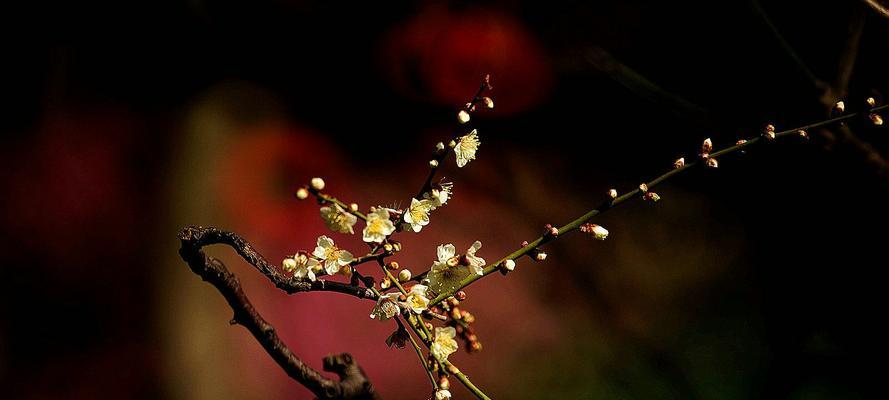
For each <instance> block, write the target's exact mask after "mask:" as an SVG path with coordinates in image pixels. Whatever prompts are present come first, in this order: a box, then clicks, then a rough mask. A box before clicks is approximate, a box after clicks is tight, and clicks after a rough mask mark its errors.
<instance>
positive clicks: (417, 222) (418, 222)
mask: <svg viewBox="0 0 889 400" xmlns="http://www.w3.org/2000/svg"><path fill="white" fill-rule="evenodd" d="M431 210H432V203H431V202H430V201H429V200H426V199H423V200H417V199H411V205H410V207H408V208H407V211H406V212H405V213H404V222H405V223H406V225H408V226H410V228H411V229H412V230H413V231H414V232H419V231H420V230H421V229H423V227H424V226H426V225H429V211H431Z"/></svg>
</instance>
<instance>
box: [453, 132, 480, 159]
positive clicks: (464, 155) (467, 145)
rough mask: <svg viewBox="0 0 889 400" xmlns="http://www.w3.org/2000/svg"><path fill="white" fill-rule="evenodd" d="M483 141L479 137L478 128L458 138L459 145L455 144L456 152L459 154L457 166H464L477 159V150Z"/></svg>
mask: <svg viewBox="0 0 889 400" xmlns="http://www.w3.org/2000/svg"><path fill="white" fill-rule="evenodd" d="M480 144H481V141H479V139H478V130H476V129H473V130H472V132H469V134H467V135H465V136H461V137H460V138H459V139H457V145H456V146H454V154H455V155H456V156H457V166H458V167H461V168H462V167H463V166H465V165H466V164H469V162H470V161H472V160H475V152H476V151H478V146H479V145H480Z"/></svg>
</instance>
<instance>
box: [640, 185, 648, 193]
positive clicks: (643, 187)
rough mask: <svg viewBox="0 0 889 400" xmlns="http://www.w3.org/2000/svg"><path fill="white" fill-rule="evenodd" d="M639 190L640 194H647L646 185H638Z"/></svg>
mask: <svg viewBox="0 0 889 400" xmlns="http://www.w3.org/2000/svg"><path fill="white" fill-rule="evenodd" d="M639 190H641V191H642V193H645V192H647V191H648V185H646V184H644V183H641V184H639Z"/></svg>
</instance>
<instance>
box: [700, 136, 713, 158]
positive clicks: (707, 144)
mask: <svg viewBox="0 0 889 400" xmlns="http://www.w3.org/2000/svg"><path fill="white" fill-rule="evenodd" d="M711 151H713V141H712V140H710V138H706V139H704V143H701V154H710V152H711Z"/></svg>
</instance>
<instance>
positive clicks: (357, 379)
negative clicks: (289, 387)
mask: <svg viewBox="0 0 889 400" xmlns="http://www.w3.org/2000/svg"><path fill="white" fill-rule="evenodd" d="M179 240H180V241H181V242H182V246H181V247H180V248H179V255H180V256H181V257H182V259H183V260H184V261H185V262H186V263H187V264H188V266H189V268H191V270H192V271H193V272H194V273H195V274H197V275H198V276H200V277H201V278H202V279H203V280H204V281H207V282H210V284H212V285H213V286H214V287H216V289H217V290H219V293H221V294H222V296H223V297H224V298H225V300H226V301H227V302H228V304H229V306H231V308H232V310H233V311H234V317H233V318H232V321H231V323H232V324H240V325H243V326H244V327H245V328H247V330H248V331H250V333H251V334H253V337H255V338H256V341H258V342H259V344H260V345H262V347H263V349H265V351H266V352H267V353H268V354H269V355H270V356H271V357H272V359H274V360H275V362H276V363H278V365H279V366H281V368H283V369H284V371H285V372H286V373H287V375H289V376H290V377H291V378H293V379H294V380H296V381H297V382H299V383H300V384H302V385H303V386H305V387H306V388H307V389H309V390H311V391H312V393H314V394H315V396H317V397H318V398H319V399H344V400H345V399H350V400H351V399H356V400H357V399H362V400H365V399H367V400H379V399H381V397H380V396H379V394H378V393H377V392H376V391H375V389H374V387H373V385H372V384H371V383H370V381H369V380H368V379H367V375H365V374H364V371H362V370H361V367H359V366H358V364H357V363H356V362H355V361H354V359H352V356H351V355H349V354H348V353H342V354H337V355H329V356H327V357H325V358H324V370H325V371H329V372H333V373H336V374H337V375H338V376H339V378H340V380H339V381H334V380H331V379H327V378H325V377H324V376H322V375H321V373H320V372H318V371H316V370H315V369H313V368H312V367H309V366H308V365H306V364H305V363H303V362H302V360H300V359H299V357H297V356H296V355H294V354H293V352H291V351H290V349H289V348H288V347H287V345H286V344H285V343H284V342H283V341H281V338H279V337H278V335H277V334H276V333H275V328H274V327H273V326H272V325H271V324H269V323H268V322H267V321H266V320H265V319H263V318H262V316H261V315H260V314H259V312H258V311H256V308H254V307H253V304H252V303H250V299H248V298H247V294H246V293H244V290H243V288H242V287H241V283H240V281H239V280H238V278H237V277H236V276H235V274H233V273H232V272H231V271H229V270H228V268H226V267H225V264H223V263H222V261H219V260H217V259H215V258H213V257H210V256H207V255H206V254H205V253H204V252H203V251H202V250H201V248H202V247H203V246H206V245H210V244H217V243H218V244H227V245H229V246H231V247H232V248H234V249H235V250H237V252H238V254H240V255H241V256H242V257H244V259H245V260H247V262H249V263H250V264H251V265H253V266H254V267H256V269H258V270H259V271H260V272H262V273H263V274H264V275H266V276H267V277H268V278H269V279H270V280H272V282H274V283H275V286H278V287H279V288H281V289H284V290H286V291H288V293H293V292H300V291H310V290H333V291H340V292H342V293H349V294H353V295H356V296H358V297H362V298H371V297H370V296H374V295H373V293H370V296H366V295H365V294H360V293H359V292H357V291H355V289H354V288H352V287H351V286H350V285H344V284H338V285H341V286H346V287H349V288H348V290H350V291H351V292H349V291H346V289H347V288H343V287H341V286H333V285H332V284H334V283H336V282H329V283H327V284H326V285H325V284H323V283H322V284H321V285H320V288H317V289H313V288H312V286H314V284H315V283H318V282H323V281H318V282H311V284H312V285H309V286H306V285H302V284H295V283H293V282H291V281H290V280H288V279H286V278H284V277H283V276H282V275H281V274H280V273H278V272H277V271H275V270H274V269H273V268H271V266H269V265H268V263H267V262H266V261H265V259H264V258H263V257H262V255H260V254H259V253H257V252H256V251H254V250H253V248H252V247H251V246H250V244H249V243H247V241H245V240H244V239H242V238H241V237H240V236H238V235H236V234H234V233H231V232H226V231H221V230H218V229H216V228H201V227H188V228H185V229H183V230H182V231H181V232H180V233H179ZM305 283H306V284H308V282H305ZM334 288H336V289H334ZM290 289H292V290H290ZM358 289H361V290H362V291H364V290H365V289H362V288H358ZM374 297H375V296H374Z"/></svg>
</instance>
